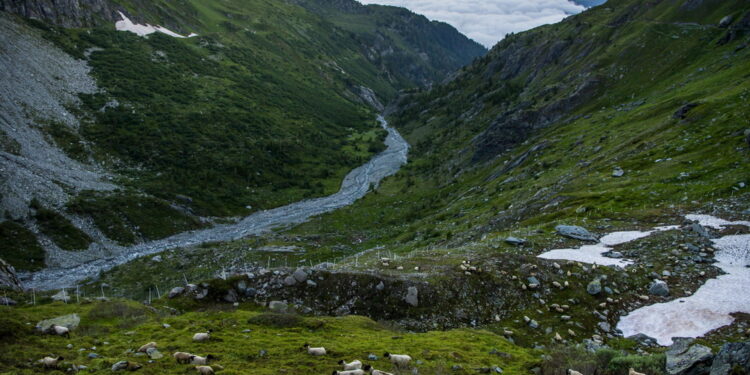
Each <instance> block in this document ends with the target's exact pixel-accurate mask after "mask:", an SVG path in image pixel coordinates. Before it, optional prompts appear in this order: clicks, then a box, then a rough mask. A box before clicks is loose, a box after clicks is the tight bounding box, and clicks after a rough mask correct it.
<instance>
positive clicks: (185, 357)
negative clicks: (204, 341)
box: [172, 352, 193, 364]
mask: <svg viewBox="0 0 750 375" xmlns="http://www.w3.org/2000/svg"><path fill="white" fill-rule="evenodd" d="M172 357H174V359H175V360H176V361H177V363H184V364H187V363H190V358H191V357H193V355H192V354H190V353H185V352H175V353H174V354H172Z"/></svg>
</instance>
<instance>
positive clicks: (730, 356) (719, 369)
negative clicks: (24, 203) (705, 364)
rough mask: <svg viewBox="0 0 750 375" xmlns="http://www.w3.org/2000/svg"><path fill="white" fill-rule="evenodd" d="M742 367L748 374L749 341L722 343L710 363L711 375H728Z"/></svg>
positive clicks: (749, 363) (749, 365)
mask: <svg viewBox="0 0 750 375" xmlns="http://www.w3.org/2000/svg"><path fill="white" fill-rule="evenodd" d="M739 369H742V370H743V371H744V373H745V374H750V341H745V342H730V343H726V344H724V345H723V346H722V347H721V349H720V350H719V353H717V354H716V357H715V358H714V362H713V365H711V375H730V374H735V373H736V372H735V371H737V370H739Z"/></svg>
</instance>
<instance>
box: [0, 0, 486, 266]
mask: <svg viewBox="0 0 750 375" xmlns="http://www.w3.org/2000/svg"><path fill="white" fill-rule="evenodd" d="M0 9H2V10H4V12H0V17H3V19H4V20H5V21H4V22H5V23H6V24H12V25H15V26H12V27H13V28H14V29H17V30H22V33H24V34H25V35H22V36H24V37H28V38H31V39H33V40H34V42H33V43H37V44H40V45H41V44H44V43H48V42H50V41H51V42H52V44H53V46H52V47H51V48H57V51H53V52H50V53H59V54H62V53H63V52H64V53H67V54H68V55H70V56H71V57H73V58H74V59H70V60H71V61H74V62H72V63H69V64H62V66H61V72H60V73H55V72H54V71H53V70H51V68H50V71H49V72H47V71H44V70H45V69H46V67H45V66H41V67H39V69H42V71H39V72H37V74H39V76H40V77H48V76H49V77H57V78H54V79H53V78H50V82H49V83H47V82H46V81H45V83H44V85H46V86H45V87H48V88H49V89H50V90H52V91H54V90H56V89H57V88H58V87H62V85H59V84H56V83H55V82H54V80H55V79H58V80H64V79H68V78H69V79H70V80H71V81H70V82H69V83H70V84H72V85H74V86H75V85H76V84H77V79H76V78H75V75H73V74H72V73H73V72H68V71H67V70H70V69H73V68H74V67H75V66H78V65H80V66H82V67H86V66H88V67H90V71H89V70H88V69H87V68H86V72H85V76H86V78H87V79H89V80H92V82H95V84H96V87H92V88H86V90H84V92H82V93H81V94H80V95H78V96H77V97H76V96H73V99H71V100H66V101H65V103H63V104H61V105H65V106H66V110H67V111H68V112H69V114H68V119H71V117H74V119H71V120H68V119H65V120H64V121H62V120H59V119H56V118H54V117H53V118H47V117H48V116H45V115H44V112H45V111H46V109H45V108H46V107H44V106H42V105H41V104H39V105H31V106H27V107H24V109H23V115H24V116H26V120H24V121H26V123H25V125H24V126H27V127H30V128H34V129H35V131H36V132H41V134H43V135H44V137H46V138H45V139H44V140H43V141H40V142H38V143H39V144H40V145H39V146H38V147H42V148H49V149H50V150H53V149H54V150H55V153H60V154H62V153H64V154H65V155H66V156H67V157H68V158H70V159H73V160H75V161H76V162H78V163H81V164H82V165H83V168H89V169H91V170H102V171H103V172H106V173H107V174H108V175H110V176H109V179H110V180H111V182H112V183H109V182H108V183H107V184H106V189H99V188H97V187H96V186H95V187H94V188H86V187H85V186H88V185H85V184H83V183H81V184H75V183H74V184H69V183H67V182H66V181H67V180H61V179H53V178H52V177H50V181H46V182H48V183H49V184H50V185H55V186H56V188H55V189H57V190H60V191H65V193H66V194H58V195H57V196H55V198H54V199H52V198H51V197H48V196H46V195H45V194H44V193H43V192H41V190H39V192H37V193H34V192H33V191H32V190H28V189H25V190H24V189H23V186H21V184H20V183H14V182H12V181H21V180H18V179H13V180H11V179H4V180H3V184H4V185H7V186H6V187H7V189H6V188H5V187H4V188H3V191H13V192H19V191H23V192H24V194H20V195H19V194H16V195H18V196H22V197H23V199H21V200H18V199H15V198H14V200H13V201H12V204H13V206H12V210H11V209H9V208H11V206H9V205H10V204H11V203H9V202H11V201H10V200H9V198H8V197H10V195H7V194H6V195H5V196H4V197H2V198H3V200H2V201H3V206H2V207H0V215H2V216H1V217H0V220H4V221H5V222H4V223H3V224H4V225H6V226H12V227H9V228H5V229H7V230H3V231H0V233H2V234H3V238H2V241H3V242H5V243H15V244H28V243H30V242H29V241H27V240H28V238H29V233H26V232H29V231H30V232H31V233H33V234H34V235H35V236H37V237H38V238H39V239H40V240H41V244H42V247H44V248H46V249H51V250H54V252H55V254H56V255H55V256H52V257H51V256H50V255H49V254H48V256H47V260H48V261H50V260H53V259H57V260H55V262H54V263H56V264H59V262H58V260H61V259H63V258H65V257H74V256H79V255H75V254H73V253H70V251H75V250H82V249H84V248H89V247H91V246H93V247H91V249H92V251H93V250H96V251H100V247H103V248H105V249H106V248H107V247H108V246H114V245H115V244H131V243H135V242H139V241H144V240H153V239H156V238H161V237H164V236H168V235H170V234H174V233H176V232H179V231H182V230H188V229H195V228H199V227H202V226H206V225H211V220H210V219H201V218H200V217H206V216H237V215H245V214H248V213H250V212H252V211H256V210H262V209H266V208H271V207H276V206H279V205H282V204H285V203H289V202H292V201H296V200H300V199H304V198H307V197H312V196H320V195H324V194H330V193H332V192H334V191H336V190H337V189H338V187H339V184H340V183H341V179H342V178H343V176H344V175H345V173H347V172H348V171H349V170H350V169H351V168H353V167H355V166H357V165H359V164H361V163H363V162H364V161H365V160H367V159H368V158H369V157H370V156H372V155H373V154H375V153H376V152H378V151H380V150H381V149H382V148H383V147H384V146H383V144H382V138H383V137H384V134H383V132H382V131H381V129H379V127H378V125H377V123H376V121H375V112H376V111H379V110H381V109H382V103H383V102H387V101H389V100H391V99H392V98H394V97H395V96H396V94H397V92H398V91H399V90H401V89H405V88H411V87H417V86H424V85H429V84H432V83H433V82H435V81H439V80H442V79H443V78H444V77H445V76H447V75H448V74H449V73H450V72H452V71H454V70H455V69H456V68H458V67H460V66H461V65H462V64H463V63H464V62H468V61H471V60H472V59H474V58H475V57H477V56H478V55H481V54H483V53H484V52H485V51H484V49H483V48H481V46H480V47H477V45H476V43H474V42H472V41H470V40H468V39H467V38H465V37H463V36H462V35H460V34H459V33H458V32H457V31H455V30H454V29H452V28H449V27H446V26H445V25H440V24H432V23H429V22H426V20H425V19H423V18H419V17H417V16H415V15H412V14H411V13H409V12H407V11H404V10H401V11H399V10H397V9H391V8H389V11H388V12H385V13H381V12H372V13H369V14H366V15H363V16H361V17H360V18H358V22H363V23H364V22H369V23H370V24H372V25H375V24H383V25H388V26H387V27H386V26H383V29H382V31H379V33H381V34H382V36H383V37H382V38H381V37H380V36H378V35H380V34H377V33H372V34H368V33H367V32H365V31H361V32H358V33H354V32H351V31H348V30H345V29H344V28H342V27H340V26H337V25H336V23H337V22H340V20H335V19H333V18H335V17H338V16H339V15H337V14H320V13H316V12H311V11H309V10H307V9H306V8H303V7H300V6H298V5H295V4H291V3H287V2H279V1H275V0H252V1H239V0H230V1H222V2H204V1H199V0H189V1H182V2H171V1H145V0H122V1H114V0H112V1H109V0H71V1H66V2H56V1H52V0H25V1H24V0H2V1H1V2H0ZM391 13H395V14H399V15H398V16H392V15H391ZM13 14H18V15H21V16H24V17H31V18H32V19H26V20H23V19H21V18H18V17H16V16H14V15H13ZM121 14H123V15H125V16H126V17H128V18H129V19H130V20H132V22H134V23H137V24H151V25H163V26H164V27H167V28H169V29H170V30H173V31H175V32H176V33H179V34H183V35H188V34H197V36H195V37H191V38H184V39H183V38H174V37H172V36H169V35H167V34H163V33H155V34H151V35H148V36H147V37H140V36H138V35H136V34H133V33H130V32H126V31H116V30H115V27H114V26H115V22H116V21H120V20H121V19H122V17H123V16H122V15H121ZM401 14H404V15H408V16H401ZM411 18H415V19H417V20H419V21H420V22H421V21H424V22H425V24H424V25H418V27H416V26H415V29H414V30H413V32H411V31H410V32H409V36H407V35H405V34H404V33H403V30H406V29H408V27H407V26H408V25H410V24H411V23H412V19H411ZM60 26H63V27H60ZM391 29H394V30H402V31H398V32H397V31H389V30H391ZM417 30H419V33H417ZM417 34H418V35H417ZM14 35H15V34H12V33H8V34H7V38H4V39H3V40H2V42H3V46H0V47H1V48H17V45H20V40H21V38H20V36H19V37H18V38H16V37H14ZM4 36H5V35H4ZM412 37H414V38H416V39H413V40H412V39H409V38H412ZM42 38H44V39H46V40H47V41H43V40H41V39H42ZM373 40H376V41H377V42H371V41H373ZM407 41H409V42H407ZM48 44H49V43H48ZM454 48H455V49H456V51H457V52H452V51H449V50H451V49H454ZM44 51H46V50H44ZM387 51H395V52H393V53H391V52H387ZM45 53H46V52H45ZM7 56H11V57H12V56H15V55H7ZM7 56H6V55H4V57H7ZM17 60H18V61H9V62H8V66H9V67H12V69H10V70H9V71H8V73H10V74H12V75H17V76H18V77H24V76H27V75H24V74H22V73H23V72H22V70H21V69H22V66H21V65H23V64H21V65H19V64H20V62H21V60H20V59H17ZM45 61H46V60H45ZM64 61H67V60H64ZM48 65H49V64H48ZM81 69H84V68H81ZM68 73H71V74H68ZM4 84H5V86H7V87H5V86H4V90H3V92H0V95H2V100H3V101H4V103H16V102H17V100H15V99H14V98H15V97H16V96H19V97H30V96H33V95H32V93H31V92H30V91H29V90H30V89H31V87H32V85H24V84H23V79H19V80H12V81H6V82H4ZM68 91H70V90H68ZM68 91H66V92H68ZM35 103H36V102H35ZM17 109H18V110H19V111H20V107H19V108H17ZM0 120H2V121H5V122H7V123H6V124H4V126H3V128H2V129H3V130H4V133H2V134H0V136H2V138H0V141H2V142H1V143H0V145H2V147H3V152H8V153H9V154H12V153H13V152H15V151H14V150H16V149H17V148H18V146H17V143H18V142H15V143H14V140H15V138H17V137H20V134H21V133H22V132H21V130H18V131H16V130H13V129H22V130H23V129H25V128H21V127H20V125H21V124H20V123H19V122H18V121H16V120H13V119H9V118H7V116H6V117H4V118H2V119H0ZM6 125H7V126H6ZM22 151H24V150H22ZM4 160H5V159H4ZM2 166H3V167H5V168H7V169H8V170H15V169H16V167H15V166H13V165H12V164H11V163H10V162H3V165H2ZM40 176H41V177H42V178H44V176H46V174H45V173H44V172H40ZM53 180H54V181H53ZM11 185H12V186H11ZM37 185H38V186H43V185H42V184H37ZM89 185H91V184H89ZM115 187H116V188H117V189H116V190H113V189H115ZM55 189H52V190H50V189H47V190H44V191H53V190H54V191H57V190H55ZM37 190H38V189H37ZM102 190H104V191H102ZM34 191H36V190H34ZM14 197H15V196H14ZM35 200H36V201H38V202H37V203H38V204H36V207H38V209H37V208H34V207H33V205H32V201H35ZM6 203H7V204H6ZM50 213H57V214H59V215H56V216H50V215H48V214H50ZM10 220H13V221H14V222H15V223H14V224H11V223H10ZM22 228H26V232H24V231H22V230H21V229H22ZM45 228H46V229H45ZM45 230H46V232H45ZM81 231H83V232H84V233H83V234H81ZM6 237H7V238H6ZM21 239H23V240H21ZM71 239H76V240H75V241H71ZM63 245H64V246H63ZM24 246H25V247H27V248H28V249H32V248H33V251H32V250H28V251H29V252H33V253H34V254H36V255H34V256H35V259H37V260H38V258H39V256H38V253H39V251H38V248H37V247H35V246H32V245H29V246H26V245H24ZM24 246H14V247H13V249H10V250H8V251H10V252H12V253H14V254H13V255H12V256H8V258H11V259H19V257H17V255H18V253H23V252H24V251H25V250H24V249H23V248H24ZM3 250H6V249H3ZM58 250H59V251H58ZM102 251H106V250H102ZM58 255H59V256H58ZM0 257H2V255H0ZM21 258H23V256H21ZM14 265H15V266H17V267H18V268H19V269H20V270H24V269H25V268H24V267H25V266H24V265H23V264H19V263H16V264H14ZM39 266H40V264H39V262H37V263H36V266H35V267H39Z"/></svg>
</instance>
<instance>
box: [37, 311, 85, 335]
mask: <svg viewBox="0 0 750 375" xmlns="http://www.w3.org/2000/svg"><path fill="white" fill-rule="evenodd" d="M80 323H81V317H79V316H78V314H70V315H63V316H58V317H56V318H52V319H46V320H42V321H40V322H39V323H37V324H36V329H37V330H39V331H41V332H46V331H47V330H49V328H50V327H51V326H52V325H53V324H55V325H58V326H63V327H67V328H68V329H70V330H73V329H75V328H76V327H78V324H80Z"/></svg>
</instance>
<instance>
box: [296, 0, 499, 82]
mask: <svg viewBox="0 0 750 375" xmlns="http://www.w3.org/2000/svg"><path fill="white" fill-rule="evenodd" d="M292 1H293V2H296V3H298V4H300V5H301V6H303V7H305V8H307V9H310V10H311V11H313V12H315V13H317V14H320V15H322V16H323V17H324V18H326V19H327V20H330V21H331V22H333V23H334V24H335V25H336V26H338V27H341V28H342V29H344V30H346V31H349V32H351V33H352V35H353V36H354V37H355V38H356V39H357V40H358V41H359V42H360V43H361V45H362V52H363V54H364V55H365V56H367V58H368V60H370V61H371V62H372V63H374V64H376V65H378V66H381V67H382V69H383V70H385V71H387V72H388V73H389V76H388V79H389V80H390V81H391V82H393V83H394V84H396V85H399V86H403V85H404V83H408V82H418V83H420V84H421V85H429V84H431V83H433V82H435V81H439V80H441V79H442V78H444V77H445V75H446V74H447V73H451V72H453V71H454V70H456V69H458V68H460V67H462V66H464V65H466V64H468V63H470V62H471V61H472V60H473V59H475V58H477V57H480V56H482V55H484V54H485V53H486V52H487V50H486V49H485V48H484V46H482V45H481V44H479V43H476V42H474V41H472V40H470V39H469V38H467V37H466V36H464V35H462V34H461V33H459V32H458V31H456V29H455V28H453V26H450V25H448V24H446V23H443V22H437V21H430V20H428V19H427V18H426V17H425V16H422V15H418V14H415V13H413V12H411V11H409V10H407V9H404V8H397V7H391V6H382V5H362V4H360V3H359V2H357V1H355V0H292Z"/></svg>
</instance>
